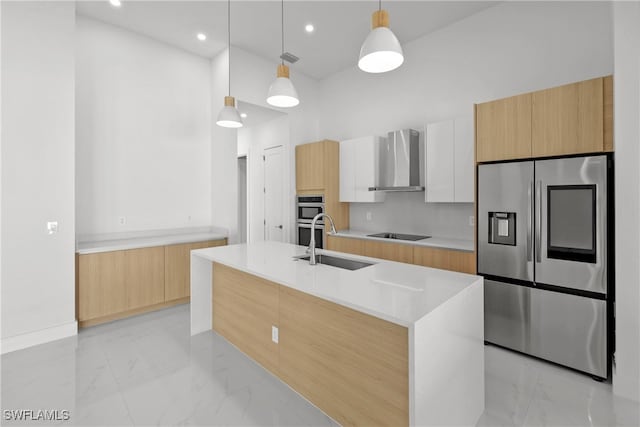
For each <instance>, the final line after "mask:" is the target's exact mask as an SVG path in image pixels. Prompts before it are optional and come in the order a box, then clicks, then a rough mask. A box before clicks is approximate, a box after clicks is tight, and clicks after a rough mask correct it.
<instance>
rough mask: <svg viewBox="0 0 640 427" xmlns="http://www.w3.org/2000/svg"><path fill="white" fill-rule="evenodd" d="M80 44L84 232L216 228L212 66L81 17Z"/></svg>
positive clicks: (80, 215)
mask: <svg viewBox="0 0 640 427" xmlns="http://www.w3.org/2000/svg"><path fill="white" fill-rule="evenodd" d="M76 46H77V50H76V54H77V59H76V105H77V109H76V136H77V161H76V167H77V228H78V234H79V235H82V234H93V233H108V232H116V231H131V230H136V231H137V230H150V229H162V228H177V227H187V226H202V225H210V221H211V203H210V189H211V174H210V169H211V165H210V161H209V158H210V150H211V149H210V147H211V134H210V123H211V103H210V102H211V98H210V79H211V75H210V62H209V61H208V60H206V59H204V58H201V57H198V56H196V55H193V54H190V53H187V52H184V51H182V50H179V49H176V48H173V47H171V46H169V45H166V44H163V43H161V42H158V41H155V40H153V39H151V38H148V37H145V36H141V35H138V34H136V33H133V32H130V31H127V30H123V29H120V28H117V27H114V26H111V25H106V24H103V23H101V22H98V21H95V20H92V19H88V18H85V17H78V20H77V27H76ZM120 217H125V221H126V224H124V225H121V224H120V223H119V218H120ZM189 217H190V219H189Z"/></svg>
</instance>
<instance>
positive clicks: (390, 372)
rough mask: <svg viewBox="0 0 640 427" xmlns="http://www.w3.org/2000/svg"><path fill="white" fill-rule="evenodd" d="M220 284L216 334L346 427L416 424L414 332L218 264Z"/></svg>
mask: <svg viewBox="0 0 640 427" xmlns="http://www.w3.org/2000/svg"><path fill="white" fill-rule="evenodd" d="M212 278H213V280H212V286H213V289H212V297H213V301H212V312H213V313H212V323H213V324H212V327H213V329H214V330H215V331H216V332H218V333H220V334H221V335H222V336H224V337H225V338H226V339H228V340H229V341H230V342H232V343H233V344H234V345H235V346H237V347H238V348H239V349H240V350H241V351H243V352H245V353H246V354H247V355H249V356H250V357H251V358H253V359H255V360H256V361H257V362H259V363H260V364H261V365H262V366H264V367H265V368H266V369H268V370H270V371H271V372H273V373H274V374H275V375H277V376H279V377H280V378H281V379H282V380H283V381H285V382H286V383H287V384H289V385H290V386H291V387H292V388H293V389H294V390H296V391H298V392H299V393H300V394H302V395H303V396H305V397H306V398H307V399H309V400H310V401H311V402H313V403H314V404H315V405H317V406H318V407H319V408H320V409H322V410H323V411H325V412H326V413H327V414H329V415H330V416H331V417H332V418H334V419H335V420H336V421H338V422H339V423H340V424H342V425H363V426H367V425H389V426H407V425H408V424H409V356H408V351H409V349H408V346H409V341H408V340H409V337H408V329H407V328H406V327H402V326H399V325H396V324H393V323H390V322H387V321H384V320H381V319H378V318H375V317H372V316H369V315H366V314H363V313H360V312H358V311H354V310H351V309H349V308H346V307H343V306H340V305H338V304H335V303H332V302H329V301H325V300H322V299H320V298H317V297H314V296H311V295H308V294H305V293H302V292H299V291H296V290H294V289H291V288H288V287H286V286H282V285H279V284H277V283H273V282H270V281H268V280H265V279H262V278H259V277H255V276H252V275H250V274H247V273H244V272H241V271H239V270H236V269H233V268H231V267H227V266H224V265H221V264H218V263H214V264H213V275H212ZM272 326H277V327H278V328H279V344H275V343H274V342H273V341H272V340H271V327H272Z"/></svg>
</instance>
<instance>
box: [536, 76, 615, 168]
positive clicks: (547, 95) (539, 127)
mask: <svg viewBox="0 0 640 427" xmlns="http://www.w3.org/2000/svg"><path fill="white" fill-rule="evenodd" d="M603 93H604V92H603V79H602V78H597V79H592V80H586V81H582V82H578V83H573V84H569V85H565V86H560V87H555V88H551V89H546V90H541V91H538V92H534V93H533V95H532V100H533V101H532V102H533V107H532V145H533V157H545V156H559V155H566V154H580V153H593V152H600V151H603V149H604V146H603V144H604V114H603V112H604V96H603Z"/></svg>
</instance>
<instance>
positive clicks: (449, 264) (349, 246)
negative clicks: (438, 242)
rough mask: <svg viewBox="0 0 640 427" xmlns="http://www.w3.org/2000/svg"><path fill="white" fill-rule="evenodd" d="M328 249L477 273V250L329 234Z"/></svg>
mask: <svg viewBox="0 0 640 427" xmlns="http://www.w3.org/2000/svg"><path fill="white" fill-rule="evenodd" d="M327 249H329V250H332V251H337V252H344V253H349V254H354V255H364V256H370V257H373V258H381V259H387V260H390V261H398V262H406V263H408V264H417V265H422V266H424V267H433V268H440V269H442V270H450V271H458V272H460V273H469V274H476V254H475V252H465V251H456V250H452V249H440V248H433V247H426V246H415V245H406V244H402V243H387V242H377V241H373V240H364V239H357V238H351V237H336V236H329V239H328V245H327Z"/></svg>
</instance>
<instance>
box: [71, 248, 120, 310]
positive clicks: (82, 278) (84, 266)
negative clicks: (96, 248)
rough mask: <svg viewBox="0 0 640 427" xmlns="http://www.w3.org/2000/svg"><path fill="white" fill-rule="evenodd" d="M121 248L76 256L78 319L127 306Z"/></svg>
mask: <svg viewBox="0 0 640 427" xmlns="http://www.w3.org/2000/svg"><path fill="white" fill-rule="evenodd" d="M124 265H125V261H124V251H114V252H102V253H96V254H87V255H80V256H79V257H78V310H77V311H78V320H80V321H83V320H89V319H95V318H97V317H102V316H106V315H109V314H112V313H117V312H120V311H124V310H126V309H127V295H126V285H125V280H124Z"/></svg>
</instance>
